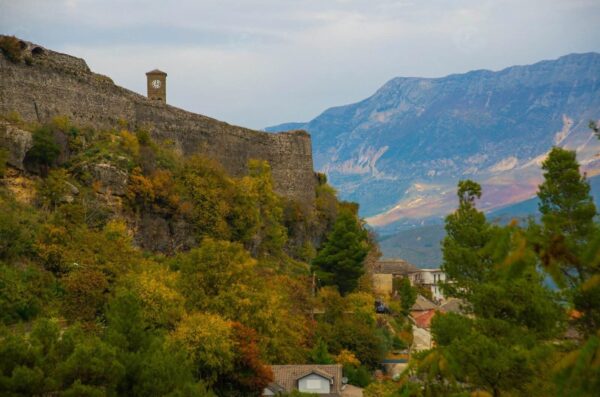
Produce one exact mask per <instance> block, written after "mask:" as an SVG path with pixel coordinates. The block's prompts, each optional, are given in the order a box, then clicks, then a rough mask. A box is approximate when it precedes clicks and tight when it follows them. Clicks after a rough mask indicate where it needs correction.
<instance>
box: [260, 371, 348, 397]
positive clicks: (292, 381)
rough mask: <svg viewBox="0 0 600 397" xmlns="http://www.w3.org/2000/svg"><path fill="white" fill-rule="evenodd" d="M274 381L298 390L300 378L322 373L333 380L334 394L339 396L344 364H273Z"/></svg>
mask: <svg viewBox="0 0 600 397" xmlns="http://www.w3.org/2000/svg"><path fill="white" fill-rule="evenodd" d="M271 369H272V370H273V381H274V383H276V384H277V385H279V386H281V387H282V388H283V389H285V391H287V392H290V391H292V390H296V389H297V386H298V379H302V378H304V377H305V376H308V375H310V374H312V373H315V374H317V375H320V376H322V377H324V378H326V379H329V380H331V381H332V382H333V385H332V390H331V391H332V392H333V393H332V394H331V395H333V396H338V395H339V392H340V390H341V388H342V365H341V364H332V365H318V364H311V365H272V366H271Z"/></svg>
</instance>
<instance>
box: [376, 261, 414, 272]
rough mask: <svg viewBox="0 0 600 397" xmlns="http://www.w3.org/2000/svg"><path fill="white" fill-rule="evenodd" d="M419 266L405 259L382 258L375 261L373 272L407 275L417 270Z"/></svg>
mask: <svg viewBox="0 0 600 397" xmlns="http://www.w3.org/2000/svg"><path fill="white" fill-rule="evenodd" d="M417 270H418V268H417V267H416V266H415V265H413V264H411V263H409V262H407V261H405V260H404V259H395V258H390V259H380V260H378V261H377V262H376V263H375V268H374V269H373V273H375V274H399V275H407V274H408V273H411V272H414V271H417Z"/></svg>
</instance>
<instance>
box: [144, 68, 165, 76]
mask: <svg viewBox="0 0 600 397" xmlns="http://www.w3.org/2000/svg"><path fill="white" fill-rule="evenodd" d="M146 74H162V75H164V76H166V75H167V74H166V73H165V72H163V71H162V70H158V69H154V70H151V71H149V72H147V73H146Z"/></svg>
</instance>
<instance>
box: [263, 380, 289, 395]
mask: <svg viewBox="0 0 600 397" xmlns="http://www.w3.org/2000/svg"><path fill="white" fill-rule="evenodd" d="M267 389H269V390H271V391H272V392H273V394H277V393H283V392H285V389H284V388H283V387H282V386H281V385H279V384H277V383H275V382H271V383H269V384H268V385H267Z"/></svg>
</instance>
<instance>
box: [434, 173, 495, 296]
mask: <svg viewBox="0 0 600 397" xmlns="http://www.w3.org/2000/svg"><path fill="white" fill-rule="evenodd" d="M480 197H481V186H480V185H479V184H477V183H476V182H473V181H471V180H464V181H460V182H458V202H459V204H458V209H457V210H456V211H455V212H454V213H452V214H450V215H448V216H447V217H446V226H445V229H446V237H445V238H444V240H443V242H442V246H443V257H444V262H443V264H442V270H443V271H444V272H446V275H447V276H448V278H450V279H452V280H453V282H454V284H447V285H446V286H445V288H446V290H447V291H446V292H447V293H448V294H449V295H456V296H463V295H465V294H468V293H469V291H470V290H471V287H472V286H473V284H477V283H480V282H481V281H483V280H484V279H485V278H486V275H487V273H488V272H489V268H490V264H491V258H490V257H489V255H488V253H487V252H486V251H485V250H484V247H485V246H486V244H488V243H489V241H490V240H491V237H492V233H493V228H492V227H491V226H490V225H489V223H488V222H487V220H486V219H485V215H484V214H483V212H481V211H479V210H477V208H476V207H475V200H476V199H479V198H480Z"/></svg>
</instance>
